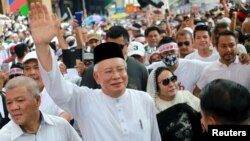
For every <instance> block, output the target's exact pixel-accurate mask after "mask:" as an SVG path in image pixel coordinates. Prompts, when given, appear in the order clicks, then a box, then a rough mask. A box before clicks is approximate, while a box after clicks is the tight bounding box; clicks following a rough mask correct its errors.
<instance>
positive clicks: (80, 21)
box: [75, 11, 83, 26]
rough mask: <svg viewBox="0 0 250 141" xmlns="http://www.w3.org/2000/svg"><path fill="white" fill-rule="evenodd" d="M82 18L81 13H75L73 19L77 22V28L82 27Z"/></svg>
mask: <svg viewBox="0 0 250 141" xmlns="http://www.w3.org/2000/svg"><path fill="white" fill-rule="evenodd" d="M82 17H83V12H82V11H81V12H75V18H76V20H77V23H78V25H79V26H81V25H82Z"/></svg>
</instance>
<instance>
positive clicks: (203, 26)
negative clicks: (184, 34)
mask: <svg viewBox="0 0 250 141" xmlns="http://www.w3.org/2000/svg"><path fill="white" fill-rule="evenodd" d="M197 31H207V32H208V35H209V36H210V37H211V32H210V28H209V26H207V25H197V26H196V27H195V28H194V38H195V36H196V32H197Z"/></svg>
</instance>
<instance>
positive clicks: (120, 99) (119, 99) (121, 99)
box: [102, 89, 128, 103]
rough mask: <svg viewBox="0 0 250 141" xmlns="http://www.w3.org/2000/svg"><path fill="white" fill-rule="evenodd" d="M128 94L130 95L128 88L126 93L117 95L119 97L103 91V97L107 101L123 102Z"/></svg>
mask: <svg viewBox="0 0 250 141" xmlns="http://www.w3.org/2000/svg"><path fill="white" fill-rule="evenodd" d="M127 96H128V93H127V89H125V91H124V93H123V94H122V95H121V96H120V97H117V98H113V97H110V96H108V95H106V94H105V93H103V92H102V98H103V100H104V102H105V103H117V102H122V101H124V100H125V99H126V97H127Z"/></svg>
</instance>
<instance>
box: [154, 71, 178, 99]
mask: <svg viewBox="0 0 250 141" xmlns="http://www.w3.org/2000/svg"><path fill="white" fill-rule="evenodd" d="M171 77H173V75H172V73H171V72H170V71H168V70H163V71H162V72H161V73H160V75H159V76H158V77H157V83H158V86H159V97H160V98H161V99H164V100H172V99H173V98H174V97H175V95H176V93H177V88H178V87H177V84H176V80H174V81H169V83H168V84H167V85H166V83H165V84H164V82H163V81H164V80H165V79H166V78H168V79H170V78H171ZM172 80H173V79H172Z"/></svg>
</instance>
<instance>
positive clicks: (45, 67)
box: [29, 3, 161, 141]
mask: <svg viewBox="0 0 250 141" xmlns="http://www.w3.org/2000/svg"><path fill="white" fill-rule="evenodd" d="M30 10H31V13H30V14H29V19H30V23H31V24H30V26H31V31H32V33H33V34H32V37H33V39H34V43H35V45H36V53H37V55H38V58H39V65H40V66H39V69H40V72H41V75H42V78H43V82H44V84H45V88H46V90H48V93H49V94H50V95H51V97H52V99H53V100H54V101H55V102H56V103H57V105H59V106H60V107H61V108H62V109H64V110H65V111H67V112H69V113H70V114H71V115H72V116H73V118H74V119H76V120H77V122H78V123H79V128H80V130H81V132H82V134H83V140H84V141H102V140H107V141H118V140H119V141H141V140H143V141H160V140H161V138H160V134H159V129H158V124H157V121H156V113H155V107H154V102H153V99H152V98H151V97H150V96H149V94H148V93H145V92H142V91H137V90H132V89H128V88H126V86H127V84H128V75H127V71H126V62H125V60H124V56H123V53H122V49H121V48H122V46H121V45H119V44H116V43H104V44H101V45H98V46H97V47H96V48H95V50H94V64H95V66H94V74H93V75H94V78H95V80H96V82H97V83H98V84H100V85H101V87H102V89H95V90H93V89H89V88H87V87H78V86H77V85H75V84H72V83H70V82H67V81H65V80H64V78H63V77H62V75H61V74H60V71H59V68H58V67H57V63H56V59H55V56H54V54H53V53H52V52H51V50H50V47H49V44H48V43H49V42H50V40H51V39H52V38H53V37H54V36H55V35H56V31H55V30H52V29H53V28H54V26H58V25H59V24H58V21H56V20H53V19H52V18H51V16H50V15H49V14H48V10H47V8H46V6H44V5H42V4H40V3H36V4H34V3H32V4H31V9H30Z"/></svg>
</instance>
